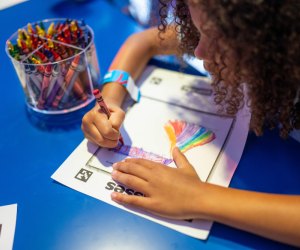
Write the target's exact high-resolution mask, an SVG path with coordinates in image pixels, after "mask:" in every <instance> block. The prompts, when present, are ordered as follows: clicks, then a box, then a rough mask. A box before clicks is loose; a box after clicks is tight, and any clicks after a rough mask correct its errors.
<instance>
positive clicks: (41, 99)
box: [37, 64, 52, 109]
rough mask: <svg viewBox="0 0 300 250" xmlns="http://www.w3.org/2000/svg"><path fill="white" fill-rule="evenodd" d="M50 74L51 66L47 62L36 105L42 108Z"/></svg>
mask: <svg viewBox="0 0 300 250" xmlns="http://www.w3.org/2000/svg"><path fill="white" fill-rule="evenodd" d="M51 74H52V67H51V65H49V64H48V65H47V66H46V67H45V71H44V77H43V81H42V89H41V94H40V97H39V100H38V104H37V107H38V108H39V109H43V108H44V107H45V103H46V99H47V93H48V88H49V84H50V76H51Z"/></svg>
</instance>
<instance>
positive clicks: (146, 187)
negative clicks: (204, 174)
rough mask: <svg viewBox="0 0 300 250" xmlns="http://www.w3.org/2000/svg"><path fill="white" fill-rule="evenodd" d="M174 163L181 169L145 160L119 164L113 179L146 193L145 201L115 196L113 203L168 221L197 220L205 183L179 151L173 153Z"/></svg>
mask: <svg viewBox="0 0 300 250" xmlns="http://www.w3.org/2000/svg"><path fill="white" fill-rule="evenodd" d="M173 159H174V161H175V163H176V166H177V168H171V167H167V166H165V165H162V164H159V163H155V162H152V161H149V160H144V159H126V160H125V161H122V162H118V163H115V164H114V165H113V168H114V171H113V173H112V177H113V179H114V180H115V181H117V182H120V183H123V184H124V185H126V186H128V187H130V188H132V189H134V190H136V191H139V192H142V193H143V194H144V195H145V197H143V196H135V195H127V194H121V193H117V192H114V193H112V195H111V197H112V199H113V200H114V201H116V202H118V203H120V204H123V205H132V206H136V207H140V208H142V209H144V210H146V211H148V212H151V213H153V214H157V215H160V216H164V217H168V218H176V219H190V218H196V217H197V216H199V211H198V210H199V207H201V200H200V198H201V197H202V196H203V195H202V194H203V193H204V190H203V188H202V187H203V186H205V183H203V182H201V180H200V179H199V177H198V175H197V173H196V171H195V170H194V168H193V166H192V165H190V163H189V162H188V160H187V159H186V157H185V156H184V155H183V154H182V153H181V152H180V150H179V149H178V148H174V150H173Z"/></svg>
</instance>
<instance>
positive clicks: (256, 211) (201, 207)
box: [112, 148, 300, 246]
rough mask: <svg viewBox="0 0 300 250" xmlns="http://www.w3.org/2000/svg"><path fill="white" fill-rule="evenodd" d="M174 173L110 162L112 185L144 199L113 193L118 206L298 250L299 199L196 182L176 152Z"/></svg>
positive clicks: (145, 164) (151, 165) (147, 164)
mask: <svg viewBox="0 0 300 250" xmlns="http://www.w3.org/2000/svg"><path fill="white" fill-rule="evenodd" d="M173 159H174V161H175V163H176V166H177V168H171V167H166V166H165V165H162V164H158V163H155V162H151V161H147V160H144V159H126V160H125V161H122V162H118V163H115V164H114V165H113V167H114V171H113V173H112V177H113V179H114V180H115V181H117V182H120V183H123V184H124V185H126V186H128V187H131V188H133V189H134V190H138V191H140V192H142V193H144V194H145V197H143V196H135V195H127V194H126V195H125V194H121V193H116V192H114V193H112V199H113V200H114V201H116V202H118V203H121V204H127V205H133V206H137V207H140V208H142V209H144V210H146V211H148V212H151V213H154V214H157V215H160V216H163V217H167V218H175V219H191V218H199V219H206V220H212V221H217V222H220V223H223V224H226V225H229V226H232V227H235V228H239V229H241V230H245V231H248V232H252V233H254V234H257V235H261V236H264V237H267V238H270V239H273V240H276V241H281V242H284V243H288V244H292V245H296V246H300V195H278V194H268V193H259V192H251V191H244V190H237V189H232V188H225V187H221V186H217V185H213V184H209V183H206V182H202V181H201V180H199V178H198V176H197V174H196V172H195V170H194V168H193V167H192V166H191V165H190V164H189V162H188V160H187V159H186V157H185V156H184V155H183V154H182V153H181V152H180V151H179V150H178V149H177V148H175V149H174V150H173Z"/></svg>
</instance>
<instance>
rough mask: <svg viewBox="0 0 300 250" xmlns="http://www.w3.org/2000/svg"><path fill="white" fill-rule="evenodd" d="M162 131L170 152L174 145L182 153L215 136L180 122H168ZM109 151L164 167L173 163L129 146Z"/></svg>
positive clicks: (193, 125)
mask: <svg viewBox="0 0 300 250" xmlns="http://www.w3.org/2000/svg"><path fill="white" fill-rule="evenodd" d="M164 129H165V131H166V133H167V135H168V137H169V140H170V144H171V145H170V151H171V150H172V149H173V147H174V146H175V145H176V146H177V147H179V149H180V151H181V152H183V153H184V152H186V151H188V150H189V149H191V148H194V147H197V146H201V145H204V144H207V143H209V142H211V141H213V140H214V139H215V134H214V133H213V132H212V131H210V130H208V129H206V128H205V127H202V126H199V125H196V124H192V123H187V122H185V121H181V120H174V121H169V122H168V123H166V124H165V126H164ZM111 150H112V151H114V152H117V153H119V154H123V155H127V156H130V157H132V158H142V159H147V160H151V161H155V162H158V163H162V164H165V165H168V164H170V163H171V162H172V161H173V160H172V159H169V158H166V157H163V156H161V155H158V154H155V153H151V152H147V151H145V150H144V149H142V148H138V147H132V146H129V145H122V146H120V147H117V148H113V149H111Z"/></svg>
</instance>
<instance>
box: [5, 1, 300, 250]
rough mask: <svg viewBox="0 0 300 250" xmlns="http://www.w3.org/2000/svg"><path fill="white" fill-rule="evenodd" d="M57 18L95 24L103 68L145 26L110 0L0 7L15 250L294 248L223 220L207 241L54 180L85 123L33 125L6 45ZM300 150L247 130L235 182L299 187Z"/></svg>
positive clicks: (261, 187)
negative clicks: (22, 31)
mask: <svg viewBox="0 0 300 250" xmlns="http://www.w3.org/2000/svg"><path fill="white" fill-rule="evenodd" d="M57 17H66V18H76V19H81V18H84V19H85V21H86V23H87V24H89V25H90V26H91V27H92V29H93V30H94V32H95V44H96V48H97V54H98V59H99V63H100V67H101V72H102V74H103V73H105V72H106V70H107V68H108V66H109V64H110V62H111V60H112V59H113V57H114V55H115V53H116V52H117V50H118V48H119V47H120V45H121V44H122V43H123V41H124V40H125V39H126V37H127V36H128V35H130V34H131V33H133V32H136V31H139V30H141V29H142V27H140V26H139V25H138V24H137V23H136V22H135V21H134V20H133V19H132V18H130V17H128V16H126V15H124V14H123V13H122V12H121V10H120V9H118V8H116V7H115V6H114V5H113V4H112V3H111V2H109V1H105V0H101V1H100V0H99V1H96V0H95V1H91V0H90V1H82V2H81V1H77V2H76V1H71V0H64V1H62V0H51V1H38V0H30V1H27V2H24V3H22V4H19V5H16V6H14V7H11V8H8V9H5V10H2V11H0V21H1V31H0V32H1V36H0V45H1V46H2V49H1V50H0V59H1V60H0V73H1V83H0V85H1V89H2V91H1V105H0V109H1V110H0V124H1V130H0V138H1V141H0V155H1V157H0V169H1V172H0V173H1V174H0V190H1V191H0V205H8V204H12V203H17V204H18V215H17V224H16V231H15V240H14V249H17V250H19V249H20V250H24V249H26V250H27V249H28V250H29V249H30V250H35V249H36V250H39V249H43V250H46V249H64V250H65V249H72V250H77V249H81V250H82V249H85V250H90V249H143V250H147V249H163V250H167V249H233V248H236V249H252V248H255V249H289V248H292V247H289V246H287V245H283V244H280V243H276V242H274V241H271V240H267V239H264V238H262V237H259V236H255V235H253V234H250V233H246V232H243V231H240V230H237V229H233V228H230V227H227V226H224V225H221V224H218V223H214V225H213V228H212V230H211V234H210V236H209V238H208V240H207V241H201V240H197V239H194V238H191V237H188V236H186V235H183V234H181V233H178V232H176V231H174V230H171V229H169V228H166V227H164V226H161V225H159V224H156V223H154V222H151V221H149V220H146V219H143V218H141V217H138V216H136V215H133V214H131V213H128V212H126V211H123V210H120V209H118V208H115V207H113V206H110V205H107V204H105V203H103V202H101V201H99V200H96V199H94V198H91V197H89V196H87V195H84V194H82V193H79V192H77V191H74V190H72V189H69V188H67V187H65V186H63V185H61V184H59V183H56V182H54V181H53V180H52V179H51V178H50V176H51V175H52V174H53V173H54V171H55V170H56V169H57V168H58V167H59V166H60V164H61V163H62V162H63V161H64V160H65V159H66V158H67V157H68V156H69V154H70V153H71V152H72V151H73V150H74V149H75V147H76V146H77V145H78V144H79V143H80V142H81V141H82V139H83V134H82V132H81V129H80V122H78V123H77V124H74V125H72V126H70V125H68V126H57V127H52V128H47V127H43V126H36V124H35V123H34V122H33V121H32V119H30V116H28V113H27V111H26V106H25V100H24V94H23V90H22V88H21V86H20V83H19V80H18V78H17V75H16V73H15V70H14V68H13V66H12V64H11V62H10V60H9V58H8V57H7V55H6V54H5V51H4V47H5V42H6V39H7V38H8V37H9V36H10V35H11V34H12V33H13V32H15V31H16V30H17V29H18V28H20V27H22V26H24V25H26V24H27V23H28V22H33V21H37V20H43V19H46V18H57ZM79 118H80V117H79ZM79 120H80V119H79ZM299 152H300V143H298V142H296V141H295V140H293V139H291V138H289V139H287V140H282V139H280V138H279V137H278V131H276V130H274V131H269V132H266V133H265V135H264V136H262V137H256V136H254V135H253V134H249V137H248V140H247V143H246V147H245V150H244V154H243V156H242V158H241V161H240V163H239V166H238V169H237V171H236V173H235V175H234V177H233V179H232V182H231V185H230V186H231V187H234V188H240V189H247V190H255V191H263V192H272V193H273V192H276V193H285V194H297V193H298V194H299V193H300V181H299V176H300V166H299V165H300V164H299V162H300V161H299V159H300V158H299V157H300V156H299ZM228 202H230V201H228ZM278 226H280V225H278Z"/></svg>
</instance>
